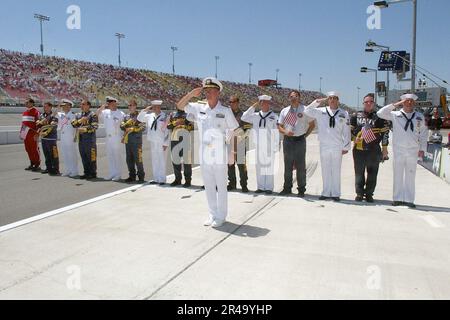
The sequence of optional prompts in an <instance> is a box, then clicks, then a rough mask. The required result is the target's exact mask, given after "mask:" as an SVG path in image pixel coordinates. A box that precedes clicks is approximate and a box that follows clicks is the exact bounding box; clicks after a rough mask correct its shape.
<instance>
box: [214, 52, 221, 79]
mask: <svg viewBox="0 0 450 320" xmlns="http://www.w3.org/2000/svg"><path fill="white" fill-rule="evenodd" d="M214 58H215V59H216V79H217V61H219V59H220V57H219V56H215V57H214Z"/></svg>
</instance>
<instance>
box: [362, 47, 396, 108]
mask: <svg viewBox="0 0 450 320" xmlns="http://www.w3.org/2000/svg"><path fill="white" fill-rule="evenodd" d="M366 47H367V48H366V52H374V51H375V49H374V48H376V49H379V50H387V51H388V52H391V48H390V47H388V46H383V45H381V44H377V43H375V42H373V41H371V40H369V41H367V43H366ZM388 96H389V71H386V94H385V96H384V104H385V105H387V104H388Z"/></svg>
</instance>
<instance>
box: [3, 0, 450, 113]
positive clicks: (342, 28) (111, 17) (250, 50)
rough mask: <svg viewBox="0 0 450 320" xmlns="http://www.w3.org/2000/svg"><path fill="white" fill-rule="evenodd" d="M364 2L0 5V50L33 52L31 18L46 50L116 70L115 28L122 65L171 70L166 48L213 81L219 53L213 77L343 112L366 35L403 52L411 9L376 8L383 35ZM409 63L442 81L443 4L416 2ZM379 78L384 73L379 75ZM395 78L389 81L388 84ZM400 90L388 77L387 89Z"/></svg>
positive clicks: (366, 84)
mask: <svg viewBox="0 0 450 320" xmlns="http://www.w3.org/2000/svg"><path fill="white" fill-rule="evenodd" d="M371 3H372V1H367V0H340V1H333V0H316V1H311V0H309V1H304V0H297V1H294V0H284V1H283V0H280V1H266V0H262V1H261V0H259V1H257V0H247V1H243V0H241V1H238V0H228V1H212V0H209V1H207V0H191V1H187V0H185V1H182V0H172V1H170V0H166V1H162V0H157V1H154V0H147V1H144V0H130V1H119V0H109V1H106V0H95V1H93V0H91V1H85V0H70V1H65V0H39V1H25V0H2V1H1V3H0V6H1V10H0V30H1V36H0V47H2V48H6V49H10V50H18V51H25V52H33V53H38V52H39V43H40V37H39V25H38V22H37V21H36V20H35V19H33V14H34V13H42V14H45V15H48V16H50V17H51V21H50V22H48V23H46V24H45V26H44V43H45V47H46V48H45V49H46V54H49V55H53V54H54V53H56V55H58V56H63V57H66V58H71V59H79V60H88V61H96V62H102V63H111V64H117V51H118V49H117V39H116V38H115V37H114V33H115V32H122V33H125V34H126V38H125V39H124V40H123V42H122V65H124V66H129V67H145V68H148V69H151V70H156V71H163V72H171V70H172V53H171V50H170V47H171V46H172V45H175V46H177V47H179V51H177V52H176V58H175V59H176V61H175V67H176V72H177V73H178V74H183V75H192V76H199V77H203V76H208V75H214V72H215V60H214V56H216V55H218V56H220V60H219V70H218V75H219V78H220V79H225V80H232V81H238V82H248V62H252V63H253V67H252V79H253V82H255V81H256V80H258V79H267V78H272V79H274V78H275V70H276V69H277V68H278V69H280V71H279V81H280V83H281V84H282V85H283V86H285V87H291V88H297V87H298V82H299V76H298V74H299V73H302V83H301V85H302V89H310V90H319V82H320V80H319V78H320V77H323V81H322V91H324V92H325V91H329V90H338V91H340V92H341V94H342V97H341V100H342V101H343V102H344V103H346V104H348V105H351V106H354V105H355V104H356V101H357V89H356V87H358V86H359V87H360V88H361V91H360V94H361V96H362V95H363V94H364V93H366V92H369V91H373V86H374V85H373V83H374V74H373V73H367V74H365V73H360V72H359V69H360V67H361V66H367V67H372V68H376V65H377V61H378V57H379V54H378V53H365V52H364V45H365V43H366V42H367V40H369V39H372V40H373V41H375V42H378V43H380V44H384V45H388V46H390V47H391V49H393V50H407V51H410V50H411V43H412V40H411V34H412V4H411V3H402V4H395V5H391V6H390V7H389V8H388V9H383V10H382V11H381V29H380V30H369V29H368V28H367V26H366V20H367V18H368V16H369V15H368V14H367V13H366V10H367V7H368V6H369V5H370V4H371ZM69 5H78V6H79V7H80V9H81V29H80V30H69V29H67V27H66V20H67V18H68V16H69V15H68V14H67V13H66V9H67V7H68V6H69ZM418 10H419V11H418V31H417V64H418V65H419V66H423V67H425V68H427V69H429V70H430V71H432V72H433V73H435V74H437V75H439V76H440V77H442V78H444V79H446V80H447V81H450V38H449V35H450V19H449V12H450V1H448V0H418ZM379 78H381V79H382V80H384V78H385V73H379ZM393 78H395V76H391V79H393ZM397 86H402V87H405V86H408V84H407V83H402V84H397V83H396V82H395V81H392V83H391V87H394V88H395V87H397Z"/></svg>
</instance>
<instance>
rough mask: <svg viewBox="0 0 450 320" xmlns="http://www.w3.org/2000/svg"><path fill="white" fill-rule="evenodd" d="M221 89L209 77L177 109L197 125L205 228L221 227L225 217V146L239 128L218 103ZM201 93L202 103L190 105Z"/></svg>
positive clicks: (215, 81) (181, 101)
mask: <svg viewBox="0 0 450 320" xmlns="http://www.w3.org/2000/svg"><path fill="white" fill-rule="evenodd" d="M222 89H223V86H222V83H220V81H219V80H217V79H215V78H212V77H208V78H206V79H204V80H203V82H202V87H200V88H196V89H194V90H192V91H191V92H189V93H188V94H187V95H185V96H184V97H183V98H182V99H181V100H180V101H179V102H178V103H177V108H178V109H180V110H184V111H185V112H186V113H187V114H193V115H192V116H191V117H192V118H194V119H195V121H196V122H197V125H198V130H199V136H200V146H199V154H200V168H201V171H202V176H203V181H204V183H205V192H206V198H207V200H208V207H209V218H208V219H207V220H206V221H205V222H204V225H205V226H212V227H214V228H217V227H220V226H222V225H223V223H224V222H225V219H226V217H227V214H228V193H227V192H228V191H227V179H228V157H227V156H228V152H227V146H226V144H227V143H229V142H230V141H231V139H232V138H233V131H234V130H235V129H237V128H238V127H239V124H238V123H237V121H236V118H235V117H234V115H233V112H232V111H231V109H230V108H228V107H225V106H223V105H222V104H221V102H220V101H219V96H220V92H221V91H222ZM202 91H204V92H205V94H206V100H207V102H205V103H199V102H197V103H189V101H190V100H191V99H192V98H197V97H199V96H200V95H201V93H202Z"/></svg>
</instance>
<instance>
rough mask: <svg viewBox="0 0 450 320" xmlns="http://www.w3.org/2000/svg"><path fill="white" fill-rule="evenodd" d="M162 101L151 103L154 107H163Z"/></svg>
mask: <svg viewBox="0 0 450 320" xmlns="http://www.w3.org/2000/svg"><path fill="white" fill-rule="evenodd" d="M162 103H163V102H162V100H153V101H152V102H151V104H152V106H160V105H162Z"/></svg>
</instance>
